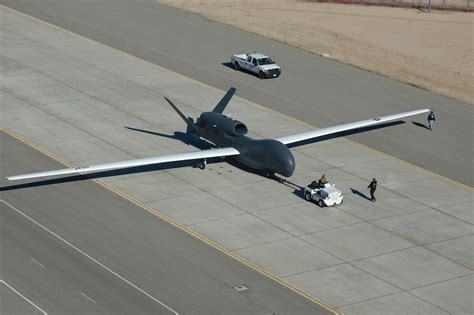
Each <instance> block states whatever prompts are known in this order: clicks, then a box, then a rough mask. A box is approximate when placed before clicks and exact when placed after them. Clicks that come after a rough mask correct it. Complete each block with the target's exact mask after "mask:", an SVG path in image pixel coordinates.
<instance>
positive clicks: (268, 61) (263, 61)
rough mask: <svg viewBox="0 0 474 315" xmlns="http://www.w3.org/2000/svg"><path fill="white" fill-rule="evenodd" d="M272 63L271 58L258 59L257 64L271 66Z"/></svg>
mask: <svg viewBox="0 0 474 315" xmlns="http://www.w3.org/2000/svg"><path fill="white" fill-rule="evenodd" d="M272 63H274V62H273V60H272V59H271V58H268V57H267V58H260V59H258V64H259V65H271V64H272Z"/></svg>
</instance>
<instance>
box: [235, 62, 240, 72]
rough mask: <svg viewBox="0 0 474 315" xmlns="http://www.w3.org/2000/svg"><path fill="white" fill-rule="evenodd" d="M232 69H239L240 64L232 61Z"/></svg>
mask: <svg viewBox="0 0 474 315" xmlns="http://www.w3.org/2000/svg"><path fill="white" fill-rule="evenodd" d="M234 69H235V70H237V71H239V70H240V64H239V63H238V62H236V63H234Z"/></svg>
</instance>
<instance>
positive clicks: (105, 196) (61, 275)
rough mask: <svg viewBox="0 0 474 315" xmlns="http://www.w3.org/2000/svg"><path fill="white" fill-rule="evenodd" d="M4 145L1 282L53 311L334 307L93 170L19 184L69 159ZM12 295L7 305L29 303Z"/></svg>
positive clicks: (7, 139) (2, 139)
mask: <svg viewBox="0 0 474 315" xmlns="http://www.w3.org/2000/svg"><path fill="white" fill-rule="evenodd" d="M0 143H1V151H0V152H1V155H0V156H1V165H2V166H1V172H0V178H1V179H0V180H1V182H0V187H1V188H0V199H1V201H0V228H1V230H0V239H1V245H2V246H1V248H0V256H1V260H0V280H3V281H5V282H6V283H8V284H9V285H11V286H12V287H13V288H15V289H16V290H17V291H19V292H21V294H23V295H24V296H25V297H26V298H28V299H30V300H31V301H32V302H33V303H35V304H36V305H38V306H39V307H40V308H41V309H43V310H44V311H45V312H47V313H48V314H86V313H87V314H173V312H172V311H170V309H168V308H167V307H169V308H171V309H173V310H175V311H177V312H179V313H184V314H191V313H192V314H229V313H239V314H274V313H279V314H290V313H291V314H326V313H327V312H326V311H325V310H323V309H322V308H321V307H320V306H318V305H316V304H314V303H313V302H311V301H309V300H307V299H306V298H304V297H302V296H300V295H298V294H296V293H294V292H293V291H291V290H289V289H288V288H286V287H284V286H282V285H280V284H278V283H277V282H275V281H273V280H271V279H269V278H267V277H266V276H263V275H262V274H260V273H259V272H257V271H255V270H253V269H251V268H249V267H247V266H245V265H243V264H242V263H240V262H238V261H236V260H234V259H232V258H230V257H228V256H227V255H225V254H224V253H222V252H220V251H218V250H216V249H214V248H212V247H210V246H208V245H206V244H205V243H204V242H202V241H200V240H198V239H196V238H194V237H192V236H190V235H188V234H187V233H185V232H183V231H181V230H179V229H178V228H176V227H174V226H172V225H171V224H169V223H166V222H164V221H162V220H160V219H158V218H156V217H154V216H153V215H152V214H150V213H148V212H146V211H145V210H144V209H142V208H140V207H138V206H136V205H134V204H132V203H130V202H128V201H126V200H125V199H123V198H121V197H119V196H118V195H116V194H114V193H112V192H110V191H109V190H107V189H105V188H103V187H102V186H99V185H98V184H96V183H94V182H92V181H90V180H85V179H87V178H86V177H84V176H76V177H69V178H66V179H63V180H61V179H59V180H46V181H39V182H34V183H32V184H19V185H15V184H14V185H12V183H10V182H7V181H6V180H5V179H4V178H5V175H6V171H7V170H8V173H9V174H11V173H15V174H16V173H18V174H19V173H25V172H29V171H32V170H40V169H55V168H58V167H61V165H59V163H57V162H55V161H53V160H51V159H49V158H48V157H46V156H44V155H42V154H41V153H39V152H38V151H36V150H34V149H32V148H31V147H29V146H27V145H25V144H23V143H21V142H19V141H18V140H16V139H14V138H12V137H11V136H8V135H6V134H5V133H3V132H1V133H0ZM53 233H54V234H53ZM240 284H244V285H246V286H248V288H249V289H248V290H247V291H245V292H238V291H236V290H235V289H234V288H233V287H234V286H236V285H240ZM3 290H6V288H5V287H4V286H2V291H3ZM9 293H10V294H5V295H2V296H3V297H5V299H7V300H6V301H5V305H6V306H1V307H0V309H5V307H7V309H19V308H20V306H21V307H23V308H25V307H26V306H28V305H26V304H21V302H20V301H19V300H18V296H16V295H15V294H13V293H12V292H9ZM14 299H16V300H14ZM3 303H4V302H2V304H3ZM162 303H163V304H162ZM25 305H26V306H25ZM164 305H167V307H166V306H164Z"/></svg>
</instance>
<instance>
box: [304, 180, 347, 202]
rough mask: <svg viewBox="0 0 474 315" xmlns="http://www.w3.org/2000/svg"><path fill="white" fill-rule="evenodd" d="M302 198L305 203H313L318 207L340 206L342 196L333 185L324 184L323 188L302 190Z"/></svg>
mask: <svg viewBox="0 0 474 315" xmlns="http://www.w3.org/2000/svg"><path fill="white" fill-rule="evenodd" d="M304 198H305V199H306V200H307V201H313V200H314V201H315V202H316V203H317V204H318V205H319V206H320V207H325V206H334V205H340V204H342V202H343V200H344V196H343V195H342V192H341V191H340V190H339V189H337V188H336V187H335V185H331V184H324V187H317V188H311V187H309V186H307V187H305V188H304Z"/></svg>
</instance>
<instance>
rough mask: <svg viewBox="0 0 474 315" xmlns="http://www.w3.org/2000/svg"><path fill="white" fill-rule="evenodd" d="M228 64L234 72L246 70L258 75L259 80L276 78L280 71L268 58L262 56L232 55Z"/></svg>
mask: <svg viewBox="0 0 474 315" xmlns="http://www.w3.org/2000/svg"><path fill="white" fill-rule="evenodd" d="M230 62H231V63H232V65H233V66H234V69H235V70H241V69H244V70H247V71H250V72H253V73H255V74H257V75H258V77H259V78H260V79H265V78H276V77H278V76H279V75H280V73H281V69H280V67H279V66H278V65H276V64H275V62H274V61H273V60H272V59H271V58H270V57H268V56H265V55H262V54H257V53H255V54H240V55H232V57H231V58H230Z"/></svg>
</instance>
